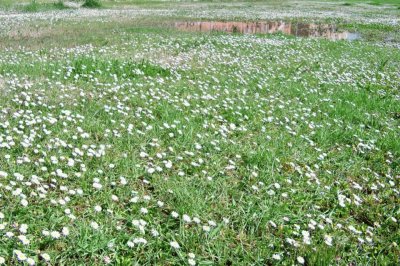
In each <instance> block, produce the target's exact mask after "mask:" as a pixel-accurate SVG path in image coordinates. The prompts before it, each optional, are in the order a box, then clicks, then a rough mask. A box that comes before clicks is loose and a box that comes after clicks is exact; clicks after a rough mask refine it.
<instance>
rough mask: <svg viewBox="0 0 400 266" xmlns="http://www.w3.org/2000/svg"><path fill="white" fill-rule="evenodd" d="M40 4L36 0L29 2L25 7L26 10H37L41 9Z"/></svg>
mask: <svg viewBox="0 0 400 266" xmlns="http://www.w3.org/2000/svg"><path fill="white" fill-rule="evenodd" d="M39 6H40V5H39V4H38V3H37V2H36V1H31V2H30V3H29V4H27V5H25V6H24V7H23V11H25V12H37V11H39Z"/></svg>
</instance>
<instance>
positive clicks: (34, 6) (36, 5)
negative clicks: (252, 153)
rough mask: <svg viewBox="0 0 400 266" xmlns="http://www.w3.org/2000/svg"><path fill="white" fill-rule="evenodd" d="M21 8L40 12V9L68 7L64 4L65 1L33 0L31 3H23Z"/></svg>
mask: <svg viewBox="0 0 400 266" xmlns="http://www.w3.org/2000/svg"><path fill="white" fill-rule="evenodd" d="M20 9H21V10H22V11H24V12H39V11H50V10H64V9H68V7H67V6H65V5H64V3H63V1H61V0H60V1H58V2H54V3H39V2H38V1H31V2H30V3H29V4H26V5H22V6H21V7H20Z"/></svg>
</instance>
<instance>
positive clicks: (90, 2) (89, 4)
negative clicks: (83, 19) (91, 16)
mask: <svg viewBox="0 0 400 266" xmlns="http://www.w3.org/2000/svg"><path fill="white" fill-rule="evenodd" d="M82 7H86V8H99V7H101V2H100V1H99V0H85V2H84V3H83V4H82Z"/></svg>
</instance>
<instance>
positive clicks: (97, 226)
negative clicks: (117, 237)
mask: <svg viewBox="0 0 400 266" xmlns="http://www.w3.org/2000/svg"><path fill="white" fill-rule="evenodd" d="M90 227H92V228H93V229H94V230H97V229H99V224H98V223H96V222H91V223H90Z"/></svg>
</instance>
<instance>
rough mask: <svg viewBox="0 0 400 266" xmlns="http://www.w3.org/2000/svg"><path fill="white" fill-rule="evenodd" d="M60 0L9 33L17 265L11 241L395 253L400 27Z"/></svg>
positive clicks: (243, 253)
mask: <svg viewBox="0 0 400 266" xmlns="http://www.w3.org/2000/svg"><path fill="white" fill-rule="evenodd" d="M346 2H348V3H352V5H351V6H348V7H346V8H345V9H344V10H347V9H348V10H349V11H348V12H353V8H356V7H357V5H358V4H353V1H346ZM44 4H46V3H44V2H41V3H39V4H38V5H40V6H39V9H38V10H40V8H43V7H42V5H44ZM48 4H51V3H48ZM108 4H109V3H104V6H105V8H106V7H107V5H108ZM117 4H118V3H117ZM120 4H121V3H120ZM135 4H137V2H135ZM159 4H160V3H155V4H154V5H153V4H151V3H150V4H149V3H143V6H146V5H148V6H152V7H159ZM206 4H207V6H204V5H203V4H202V3H189V4H188V3H168V4H166V6H165V7H164V8H165V9H168V10H171V9H173V8H176V7H180V6H184V5H189V6H190V9H195V10H197V9H200V10H202V13H201V14H202V15H204V14H205V15H204V16H208V14H209V13H213V12H215V10H216V9H214V8H213V7H214V6H213V3H209V2H207V3H206ZM208 4H210V5H208ZM246 4H247V5H249V4H248V3H246ZM250 4H251V6H250V5H249V7H247V9H245V10H244V11H246V12H245V13H246V16H250V15H251V16H253V15H254V14H257V13H252V12H254V9H253V8H254V7H252V6H253V5H254V6H255V7H256V8H260V7H265V8H271V6H269V5H268V4H265V3H263V2H256V1H251V3H250ZM275 4H276V5H277V6H279V5H278V4H277V3H275ZM275 4H274V5H275ZM289 4H293V2H290V3H289ZM308 4H309V5H314V2H304V5H306V6H307V5H308ZM218 5H220V3H218ZM338 6H339V4H338ZM242 7H243V6H242V5H241V4H240V5H238V7H237V8H235V7H230V8H231V9H230V10H229V12H232V14H237V16H238V19H239V17H240V16H241V15H243V14H242V12H243V10H242V9H241V8H242ZM105 8H104V9H100V10H99V11H98V12H103V11H104V10H106V9H105ZM182 8H183V7H182ZM196 8H197V9H196ZM275 8H277V7H275ZM370 8H371V9H368V10H369V11H368V12H377V9H375V7H373V6H371V7H370ZM136 9H137V10H139V11H141V12H144V11H143V10H142V9H141V8H139V7H138V6H137V5H135V11H136ZM156 9H157V8H156ZM146 10H147V7H146ZM106 11H107V12H109V10H106ZM239 11H240V12H239ZM87 12H89V11H85V13H84V14H87ZM96 12H97V11H96ZM235 12H237V13H235ZM343 12H347V11H343ZM383 12H386V11H383ZM387 12H393V10H391V11H387ZM53 14H54V12H47V13H43V14H40V18H36V17H35V16H31V15H29V19H30V20H27V22H21V23H20V24H19V23H17V24H12V26H13V27H12V28H11V29H9V28H5V29H6V30H4V31H3V32H1V36H0V37H1V38H0V47H1V48H2V49H0V94H1V97H0V171H1V172H0V195H1V199H2V200H1V201H0V212H1V215H0V226H1V227H0V228H3V227H4V228H3V229H0V257H2V258H4V260H5V265H16V264H19V262H18V258H17V255H16V254H18V252H16V250H19V251H21V252H23V253H24V254H25V255H26V256H27V257H29V258H31V259H32V260H33V261H35V262H36V264H37V265H41V264H43V265H45V264H46V263H45V262H44V261H43V259H42V257H41V255H43V254H48V255H49V256H50V262H49V263H48V264H51V265H104V264H105V263H106V262H107V261H108V260H109V261H110V264H111V265H136V264H137V265H188V264H189V262H191V263H192V264H193V261H195V262H196V265H298V264H299V263H298V261H299V260H300V261H301V258H303V259H304V261H305V264H306V265H330V264H335V265H336V264H337V265H350V264H351V265H355V264H357V265H370V264H374V265H375V264H376V265H395V264H396V263H397V261H398V258H399V255H400V249H399V246H398V245H397V244H396V243H399V240H400V239H399V235H400V226H399V220H400V209H399V206H400V201H399V188H400V183H399V178H398V176H399V175H400V159H399V158H400V141H399V140H398V136H399V133H400V120H399V113H400V110H399V99H400V94H399V90H398V85H399V84H400V77H399V69H400V64H399V62H400V53H399V50H398V47H397V46H396V44H397V43H396V40H398V39H396V38H397V37H396V36H397V35H395V34H396V33H395V32H396V30H397V29H396V26H393V25H390V24H384V23H376V22H375V23H363V21H348V22H341V21H339V22H340V24H338V25H339V27H340V28H342V29H350V30H355V31H360V32H362V34H367V33H368V32H370V33H371V35H373V36H372V37H371V38H363V39H361V40H359V41H355V42H349V41H331V40H326V39H320V38H316V39H313V38H308V39H307V38H296V37H295V36H286V35H284V34H258V35H246V34H239V33H235V34H227V33H223V32H211V33H201V32H182V31H178V30H176V29H174V28H171V27H167V26H168V25H171V23H172V22H174V21H175V20H182V19H183V18H185V17H189V19H191V20H194V21H196V20H198V16H197V15H196V14H195V13H185V14H182V13H178V14H175V13H174V14H172V15H169V16H167V17H165V16H166V15H165V13H163V14H162V15H159V14H152V15H146V16H138V17H135V16H132V17H129V18H123V17H118V18H115V17H112V16H111V15H110V16H105V17H103V16H102V17H95V19H93V18H90V17H79V14H78V13H76V14H75V13H74V15H75V16H74V17H73V18H72V19H70V18H69V17H65V18H63V19H57V20H55V19H54V17H53ZM56 14H58V13H56ZM68 14H69V13H68ZM104 14H106V13H104ZM146 14H148V13H146ZM385 14H386V15H388V14H390V13H385ZM24 15H26V14H24ZM254 16H255V15H254ZM375 16H376V17H377V18H381V17H382V14H381V13H380V11H379V12H377V13H368V17H375ZM43 18H48V19H43ZM50 18H52V19H50ZM363 18H364V17H363ZM1 19H3V18H0V20H1ZM222 19H225V20H229V18H227V17H223V18H221V20H222ZM252 19H254V20H256V19H257V18H256V17H251V18H249V20H252ZM327 19H334V18H327ZM0 22H4V23H11V22H9V21H7V20H1V21H0ZM13 23H14V21H13ZM1 25H3V24H1ZM7 25H8V24H7ZM9 25H11V24H9ZM377 32H381V33H382V34H381V35H378V34H377ZM383 33H385V34H386V35H387V36H392V37H393V39H394V41H393V42H392V43H387V42H383V41H382V40H383V39H384V36H386V35H384V34H383ZM363 37H364V36H363ZM5 173H6V174H5ZM98 183H99V184H101V185H102V187H101V188H99V187H98V185H96V184H98ZM96 186H97V188H96ZM116 197H117V198H116ZM24 199H26V200H27V201H28V204H27V205H26V206H24V205H23V204H22V203H23V200H24ZM342 201H343V202H342ZM99 206H100V207H101V210H100V209H99ZM95 208H96V209H97V210H96V209H95ZM143 208H145V209H143ZM175 212H176V213H177V214H178V217H174V215H173V214H174V213H175ZM71 214H72V215H73V216H71ZM184 215H185V216H184ZM186 215H187V216H186ZM3 216H4V217H3ZM184 217H185V218H184ZM188 217H189V218H190V221H189V220H188ZM195 218H197V219H198V221H197V219H195ZM140 220H142V221H140ZM93 222H96V223H97V224H98V225H99V229H95V228H94V227H95V226H94V225H93V224H92V223H93ZM144 222H145V223H144ZM22 224H26V225H28V228H27V229H26V232H25V230H24V229H23V228H21V225H22ZM64 227H67V228H68V229H69V234H66V235H63V234H62V232H64V233H65V232H66V230H65V229H63V228H64ZM353 227H354V228H353ZM154 230H156V231H157V232H158V235H157V236H156V234H155V232H154ZM46 231H49V232H52V233H53V236H51V235H50V236H49V235H47V234H46ZM306 232H308V233H309V234H310V243H307V239H306V237H305V235H306V234H307V233H306ZM11 233H12V234H13V236H11ZM57 233H60V234H61V235H60V236H59V237H58V236H57ZM22 236H25V237H26V238H27V239H28V240H29V243H27V244H26V245H24V244H23V242H24V241H23V240H24V238H23V237H22ZM328 236H331V237H332V243H329V241H328V240H327V239H328V238H329V237H328ZM142 238H143V239H145V240H146V241H147V242H146V243H145V244H143V243H136V244H134V245H133V247H132V245H131V244H128V243H129V242H130V241H131V242H134V241H135V240H136V241H139V242H140V241H143V240H142ZM21 239H22V240H21ZM173 241H176V242H177V243H178V244H179V245H180V248H179V249H176V248H173V247H172V246H171V242H173ZM191 253H193V254H194V255H195V257H194V258H192V254H191ZM278 255H279V256H280V258H278V257H279V256H278ZM299 256H301V258H299ZM189 259H191V260H189ZM192 260H193V261H192ZM24 263H26V264H27V263H28V262H24Z"/></svg>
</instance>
